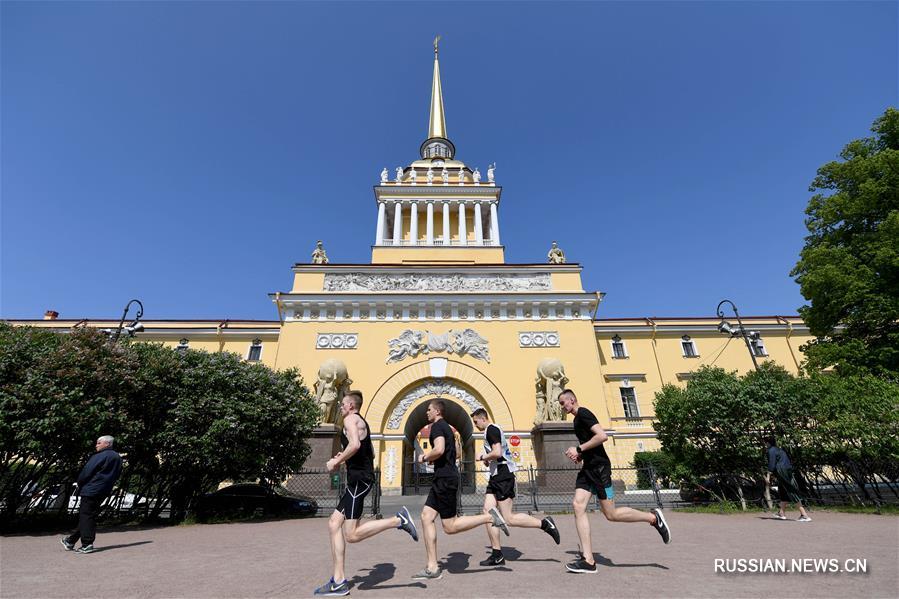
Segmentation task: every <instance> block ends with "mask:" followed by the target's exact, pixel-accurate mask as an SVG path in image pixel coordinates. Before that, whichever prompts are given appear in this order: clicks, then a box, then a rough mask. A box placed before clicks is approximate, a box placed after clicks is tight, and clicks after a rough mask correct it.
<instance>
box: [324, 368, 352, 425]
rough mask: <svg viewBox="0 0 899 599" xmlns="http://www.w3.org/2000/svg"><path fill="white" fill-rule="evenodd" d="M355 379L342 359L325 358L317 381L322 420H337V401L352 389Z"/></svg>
mask: <svg viewBox="0 0 899 599" xmlns="http://www.w3.org/2000/svg"><path fill="white" fill-rule="evenodd" d="M352 384H353V381H352V380H351V379H350V377H349V375H348V374H347V369H346V365H345V364H344V363H343V362H341V361H340V360H337V359H334V358H331V359H330V360H325V361H324V362H322V365H321V366H319V368H318V380H317V381H316V382H315V398H316V399H317V400H318V405H319V408H320V409H321V415H322V422H323V423H324V422H333V423H336V422H337V416H338V410H337V402H338V401H340V399H341V398H342V397H343V396H344V395H345V394H346V393H347V391H349V390H350V385H352Z"/></svg>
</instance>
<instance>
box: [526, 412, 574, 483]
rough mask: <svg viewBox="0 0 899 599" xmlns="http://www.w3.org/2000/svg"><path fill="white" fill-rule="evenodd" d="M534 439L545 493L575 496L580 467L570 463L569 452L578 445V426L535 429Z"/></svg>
mask: <svg viewBox="0 0 899 599" xmlns="http://www.w3.org/2000/svg"><path fill="white" fill-rule="evenodd" d="M531 435H532V436H531V440H532V442H533V444H534V458H535V460H536V462H537V472H536V474H537V486H538V487H540V489H541V492H543V493H546V492H550V493H552V492H560V493H568V492H573V490H574V478H575V476H576V472H577V470H576V468H577V467H578V466H577V464H575V463H574V462H572V461H571V460H570V459H568V457H567V456H566V455H565V450H566V449H568V448H569V447H574V446H577V444H578V440H577V437H576V436H575V434H574V422H570V421H569V422H544V423H542V424H538V425H537V426H535V427H534V428H533V430H532V431H531Z"/></svg>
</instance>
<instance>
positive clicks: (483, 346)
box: [386, 329, 490, 364]
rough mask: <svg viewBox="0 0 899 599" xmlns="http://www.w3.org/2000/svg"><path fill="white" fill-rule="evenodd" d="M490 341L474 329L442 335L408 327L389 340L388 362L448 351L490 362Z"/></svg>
mask: <svg viewBox="0 0 899 599" xmlns="http://www.w3.org/2000/svg"><path fill="white" fill-rule="evenodd" d="M487 344H488V341H487V340H486V339H484V338H483V337H481V336H480V335H479V334H478V333H477V331H475V330H474V329H461V330H459V329H450V331H449V332H448V333H444V334H442V335H440V334H436V333H431V332H430V331H414V330H412V329H406V330H405V331H403V332H402V333H400V334H399V336H398V337H396V338H395V339H390V340H388V341H387V346H388V349H387V361H386V363H387V364H390V363H391V362H400V361H402V360H405V359H406V358H417V357H418V356H419V355H423V354H430V353H432V352H433V353H440V352H446V353H449V354H456V355H459V356H465V355H469V356H471V357H472V358H475V359H476V360H483V361H485V362H488V363H489V362H490V348H489V347H488V346H487Z"/></svg>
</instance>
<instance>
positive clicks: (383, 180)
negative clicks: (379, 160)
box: [381, 166, 387, 183]
mask: <svg viewBox="0 0 899 599" xmlns="http://www.w3.org/2000/svg"><path fill="white" fill-rule="evenodd" d="M381 183H387V167H386V166H385V167H384V170H382V171H381Z"/></svg>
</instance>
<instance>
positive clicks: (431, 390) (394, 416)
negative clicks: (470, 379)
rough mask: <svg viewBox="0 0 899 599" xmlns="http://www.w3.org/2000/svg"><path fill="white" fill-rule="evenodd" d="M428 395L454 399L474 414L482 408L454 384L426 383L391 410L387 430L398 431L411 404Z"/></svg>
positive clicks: (471, 396) (407, 394)
mask: <svg viewBox="0 0 899 599" xmlns="http://www.w3.org/2000/svg"><path fill="white" fill-rule="evenodd" d="M429 395H436V396H438V397H440V396H449V397H454V398H456V399H458V400H460V401H462V402H463V403H464V404H465V405H466V406H468V409H469V411H470V412H474V411H475V410H477V409H478V408H483V407H484V406H482V405H481V402H479V401H478V400H477V399H475V397H474V395H472V394H471V393H469V392H468V391H466V390H465V389H463V388H462V387H459V386H458V385H456V384H455V383H451V382H448V381H428V382H427V383H424V384H422V385H419V386H418V387H414V388H413V389H411V390H410V391H408V392H407V393H406V394H405V395H403V398H402V399H400V401H399V403H397V404H396V407H395V408H393V411H392V412H391V413H390V419H389V420H388V421H387V428H390V429H398V428H399V427H400V422H401V421H402V419H403V415H404V414H405V413H406V412H407V411H408V410H409V408H410V407H411V406H412V404H414V403H415V402H416V401H417V400H419V399H421V398H422V397H427V396H429Z"/></svg>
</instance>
